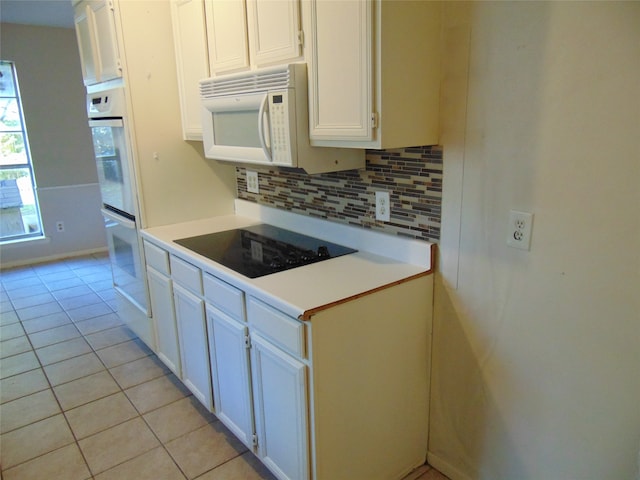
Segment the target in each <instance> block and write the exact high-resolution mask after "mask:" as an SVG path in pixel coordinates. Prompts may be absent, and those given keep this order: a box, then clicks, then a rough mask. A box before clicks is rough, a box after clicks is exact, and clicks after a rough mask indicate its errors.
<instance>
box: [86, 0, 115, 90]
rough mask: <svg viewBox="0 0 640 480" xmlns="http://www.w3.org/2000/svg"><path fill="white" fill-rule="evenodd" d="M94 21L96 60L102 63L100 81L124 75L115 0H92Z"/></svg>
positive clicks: (91, 6)
mask: <svg viewBox="0 0 640 480" xmlns="http://www.w3.org/2000/svg"><path fill="white" fill-rule="evenodd" d="M89 5H90V8H91V10H92V12H93V22H94V27H95V36H96V53H97V55H98V57H97V60H96V62H97V63H98V64H99V65H100V68H99V74H98V81H100V82H104V81H106V80H111V79H113V78H118V77H120V76H121V75H122V71H121V68H120V56H119V55H118V42H117V39H116V25H115V18H114V14H113V8H114V7H113V0H100V1H92V2H91V3H90V4H89Z"/></svg>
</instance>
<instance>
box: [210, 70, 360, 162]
mask: <svg viewBox="0 0 640 480" xmlns="http://www.w3.org/2000/svg"><path fill="white" fill-rule="evenodd" d="M200 96H201V99H202V129H203V132H202V137H203V142H204V153H205V157H207V158H211V159H215V160H224V161H230V162H235V163H244V164H254V165H263V166H276V167H292V168H299V169H303V170H305V171H306V172H307V173H320V172H329V171H337V170H349V169H355V168H364V166H365V160H364V155H365V153H364V150H361V149H351V148H331V147H312V146H311V145H310V144H309V113H308V112H309V110H308V97H307V70H306V64H304V63H295V64H289V65H282V66H277V67H271V68H263V69H260V70H254V71H250V72H243V73H238V74H232V75H224V76H218V77H214V78H210V79H206V80H202V81H201V82H200Z"/></svg>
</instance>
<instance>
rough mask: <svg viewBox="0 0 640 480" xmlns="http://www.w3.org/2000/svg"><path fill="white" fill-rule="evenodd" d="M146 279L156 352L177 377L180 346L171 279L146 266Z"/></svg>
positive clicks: (179, 371)
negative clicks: (154, 332)
mask: <svg viewBox="0 0 640 480" xmlns="http://www.w3.org/2000/svg"><path fill="white" fill-rule="evenodd" d="M147 281H148V282H149V295H150V297H151V312H152V315H153V321H154V323H155V331H156V354H157V355H158V358H159V359H160V360H162V362H163V363H164V364H165V365H166V366H167V367H169V369H170V370H171V371H172V372H173V373H175V374H176V376H177V377H178V378H180V377H182V371H181V369H180V347H179V346H178V330H177V326H176V317H175V314H174V308H173V286H172V285H171V279H170V278H169V277H167V276H166V275H163V274H161V273H160V272H158V271H156V270H155V269H153V268H151V267H149V266H147Z"/></svg>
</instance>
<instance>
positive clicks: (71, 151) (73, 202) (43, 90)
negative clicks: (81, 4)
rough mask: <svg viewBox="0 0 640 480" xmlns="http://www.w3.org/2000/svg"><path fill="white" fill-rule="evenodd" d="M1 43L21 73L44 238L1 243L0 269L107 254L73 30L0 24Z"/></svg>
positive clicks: (19, 75) (25, 113)
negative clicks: (98, 252)
mask: <svg viewBox="0 0 640 480" xmlns="http://www.w3.org/2000/svg"><path fill="white" fill-rule="evenodd" d="M0 40H1V45H2V50H1V51H0V56H1V57H2V59H3V60H12V61H14V62H15V64H16V69H17V72H18V82H19V85H20V91H21V94H22V103H23V107H24V115H25V122H26V126H27V130H28V136H29V144H30V146H31V157H32V161H33V166H34V171H35V177H36V182H37V185H38V197H39V199H40V210H41V214H42V222H43V228H44V233H45V235H46V239H43V240H35V241H27V242H21V243H14V244H6V245H3V246H2V248H1V250H2V251H1V260H2V266H3V267H4V266H7V265H11V264H19V263H32V262H35V261H38V260H44V259H49V258H57V257H64V256H70V255H74V254H78V253H80V252H90V251H96V250H104V249H106V234H105V231H104V225H103V220H102V217H101V215H100V206H101V201H100V191H99V189H98V185H97V181H98V176H97V173H96V166H95V160H94V159H93V147H92V144H91V132H90V130H89V125H88V123H87V116H86V111H85V108H86V107H85V90H84V85H83V83H82V73H81V70H80V57H79V55H78V47H77V44H76V36H75V31H74V30H73V29H67V28H51V27H34V26H26V25H14V24H7V23H3V24H1V25H0ZM57 221H62V222H64V224H65V231H64V232H57V231H56V228H55V224H56V222H57Z"/></svg>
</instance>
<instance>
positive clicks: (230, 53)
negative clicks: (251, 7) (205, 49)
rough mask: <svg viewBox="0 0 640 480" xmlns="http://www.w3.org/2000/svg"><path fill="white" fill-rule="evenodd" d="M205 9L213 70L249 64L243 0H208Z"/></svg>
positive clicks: (242, 66) (222, 70)
mask: <svg viewBox="0 0 640 480" xmlns="http://www.w3.org/2000/svg"><path fill="white" fill-rule="evenodd" d="M205 11H206V19H207V43H208V46H209V70H210V73H211V74H215V73H221V72H229V71H239V70H244V69H247V68H249V49H248V44H247V11H246V5H245V2H244V0H215V1H214V0H206V1H205Z"/></svg>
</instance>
